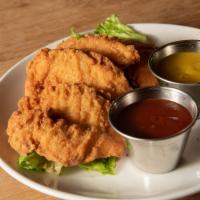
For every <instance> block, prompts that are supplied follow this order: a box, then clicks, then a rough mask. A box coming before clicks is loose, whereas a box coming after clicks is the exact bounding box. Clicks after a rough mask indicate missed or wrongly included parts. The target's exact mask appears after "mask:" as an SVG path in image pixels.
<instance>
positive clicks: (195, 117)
mask: <svg viewBox="0 0 200 200" xmlns="http://www.w3.org/2000/svg"><path fill="white" fill-rule="evenodd" d="M152 89H157V90H174V91H175V92H179V93H182V94H183V95H185V96H187V97H188V98H190V99H191V100H192V101H193V102H194V105H195V110H196V113H195V116H194V117H193V118H192V122H191V123H189V124H188V125H187V126H186V127H185V128H184V129H182V130H180V131H178V132H177V133H175V134H173V135H170V136H166V137H161V138H139V137H134V136H131V135H129V134H127V133H125V132H122V131H120V130H119V129H118V128H117V127H116V126H115V125H114V123H113V122H112V119H111V113H112V112H113V110H114V106H115V104H117V103H118V102H119V101H121V100H122V99H123V98H125V96H127V95H129V94H130V93H135V92H140V91H142V90H143V91H145V90H152ZM144 99H145V98H144ZM144 99H143V100H144ZM146 99H148V98H146ZM149 99H154V98H153V97H152V98H149ZM155 99H163V100H164V98H155ZM168 100H169V99H168ZM170 101H173V100H170ZM173 102H175V101H173ZM133 103H136V102H133ZM178 104H180V103H178ZM180 105H181V104H180ZM186 109H187V108H186ZM187 110H188V109H187ZM198 116H199V108H198V106H197V103H196V102H195V101H194V99H193V98H192V97H191V96H190V95H189V94H187V93H185V92H183V91H181V90H178V89H175V88H171V87H149V88H139V89H135V90H132V91H130V92H127V93H125V94H124V95H122V96H120V97H118V98H117V99H115V100H114V101H113V102H112V104H111V107H110V109H109V113H108V121H109V124H110V125H111V127H112V128H113V129H114V130H115V131H116V132H117V133H119V134H120V135H121V136H123V137H124V138H126V139H130V140H137V141H146V142H158V141H164V140H169V139H171V138H174V137H176V136H178V135H181V134H182V133H184V132H186V131H188V130H190V129H191V128H192V127H193V125H194V124H195V122H196V121H197V119H198Z"/></svg>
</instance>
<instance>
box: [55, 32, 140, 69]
mask: <svg viewBox="0 0 200 200" xmlns="http://www.w3.org/2000/svg"><path fill="white" fill-rule="evenodd" d="M58 48H64V49H66V48H73V49H81V50H83V51H85V52H88V51H94V52H97V53H100V54H102V55H104V56H106V57H108V58H109V59H111V60H112V61H113V62H114V63H115V64H116V65H117V66H119V67H120V68H123V69H124V68H126V67H127V66H129V65H132V64H134V63H136V62H138V61H139V59H140V56H139V54H138V51H137V50H136V49H135V47H134V45H126V44H123V43H122V42H120V41H118V40H117V39H114V38H108V37H105V36H97V35H85V36H83V37H81V38H79V39H77V38H73V37H71V38H69V39H67V40H65V41H63V42H62V43H61V44H60V45H59V46H58Z"/></svg>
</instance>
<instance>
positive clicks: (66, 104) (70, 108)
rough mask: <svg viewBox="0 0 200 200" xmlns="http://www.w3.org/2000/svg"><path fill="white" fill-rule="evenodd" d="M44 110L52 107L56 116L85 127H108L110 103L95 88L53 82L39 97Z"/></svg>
mask: <svg viewBox="0 0 200 200" xmlns="http://www.w3.org/2000/svg"><path fill="white" fill-rule="evenodd" d="M38 97H39V99H40V105H41V107H42V108H43V109H45V108H48V107H51V108H52V109H53V110H54V111H55V112H56V114H58V115H59V116H62V117H63V118H65V119H68V120H70V122H73V123H80V124H81V125H85V126H96V127H104V128H106V127H108V126H109V125H108V119H107V115H108V110H109V108H110V101H108V100H107V99H105V98H104V97H102V96H101V95H99V94H98V93H97V92H96V90H95V89H94V88H91V87H88V86H86V85H84V84H81V85H80V84H74V85H70V84H67V83H66V84H61V83H58V84H57V83H54V82H51V83H49V84H48V85H46V87H45V88H44V89H43V90H42V92H41V94H40V95H39V96H38Z"/></svg>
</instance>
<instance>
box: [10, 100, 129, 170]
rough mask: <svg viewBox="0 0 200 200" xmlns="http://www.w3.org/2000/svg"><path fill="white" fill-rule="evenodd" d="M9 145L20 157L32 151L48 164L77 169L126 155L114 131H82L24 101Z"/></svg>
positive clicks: (13, 118) (13, 122) (14, 118)
mask: <svg viewBox="0 0 200 200" xmlns="http://www.w3.org/2000/svg"><path fill="white" fill-rule="evenodd" d="M7 134H8V136H9V143H10V145H11V146H12V148H14V149H15V150H16V151H17V152H18V153H20V154H28V153H30V152H32V151H35V152H37V153H38V154H39V155H41V156H44V157H46V158H47V159H48V160H51V161H55V162H58V163H61V164H63V165H64V166H75V165H78V164H81V163H86V162H90V161H93V160H95V159H96V158H105V157H110V156H116V157H121V156H123V155H124V154H125V153H126V145H125V142H124V140H123V139H122V137H121V136H119V135H118V134H116V133H114V132H112V130H103V129H102V130H99V129H97V128H96V127H93V126H91V127H89V128H88V127H87V128H85V127H82V126H80V125H78V124H71V123H69V122H68V121H66V120H64V119H60V118H56V117H55V116H54V115H52V112H50V111H48V109H47V110H43V111H42V110H41V109H40V106H39V104H38V103H37V101H34V100H31V99H30V98H29V97H23V98H22V99H21V101H20V103H19V109H18V111H16V112H14V113H13V114H12V116H11V118H10V119H9V121H8V128H7Z"/></svg>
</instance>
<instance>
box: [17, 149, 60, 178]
mask: <svg viewBox="0 0 200 200" xmlns="http://www.w3.org/2000/svg"><path fill="white" fill-rule="evenodd" d="M18 163H19V167H20V168H22V169H26V170H29V171H38V172H40V171H45V172H47V173H50V174H56V175H59V174H60V172H61V170H62V167H63V165H61V164H59V163H55V162H53V161H48V160H47V159H46V158H45V157H43V156H40V155H38V154H37V153H35V152H32V153H30V154H28V155H23V156H20V157H19V160H18Z"/></svg>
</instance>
